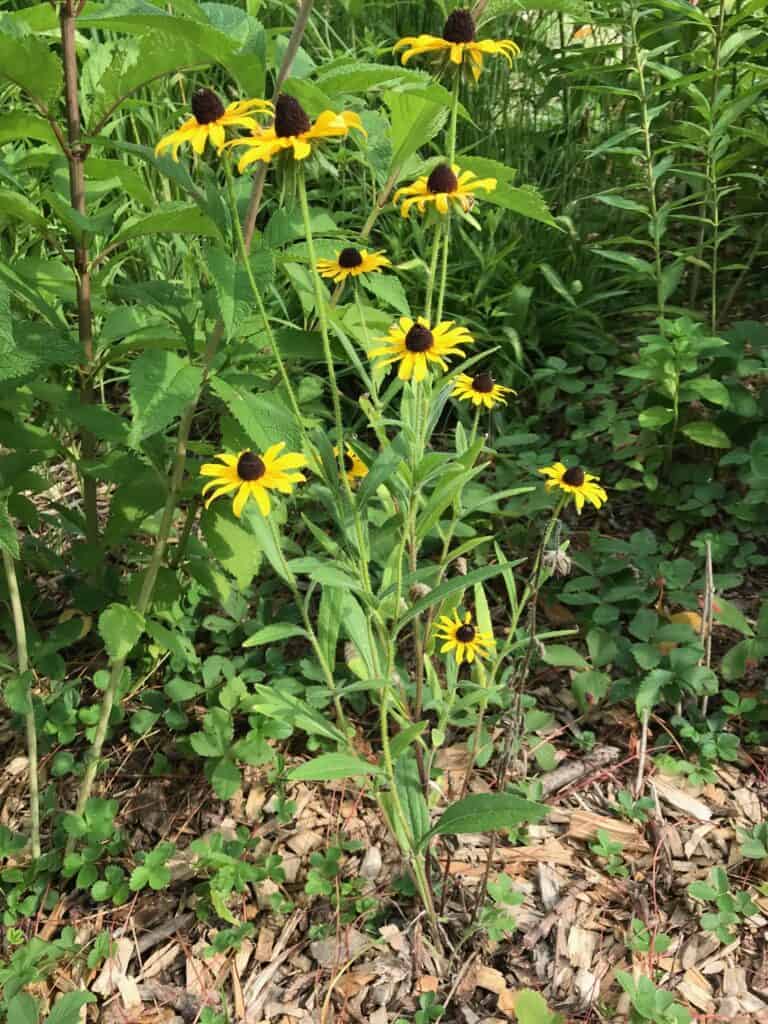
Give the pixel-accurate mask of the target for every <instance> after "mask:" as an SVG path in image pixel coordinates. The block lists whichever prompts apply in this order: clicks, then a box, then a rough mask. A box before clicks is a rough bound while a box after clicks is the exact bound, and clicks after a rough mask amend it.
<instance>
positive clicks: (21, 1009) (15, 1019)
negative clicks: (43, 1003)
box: [6, 992, 40, 1024]
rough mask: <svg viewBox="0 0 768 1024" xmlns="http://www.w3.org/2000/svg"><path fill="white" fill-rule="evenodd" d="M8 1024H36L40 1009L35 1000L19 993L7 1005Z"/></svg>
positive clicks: (23, 993) (26, 994)
mask: <svg viewBox="0 0 768 1024" xmlns="http://www.w3.org/2000/svg"><path fill="white" fill-rule="evenodd" d="M6 1013H7V1014H8V1024H38V1022H39V1020H40V1009H39V1004H38V1002H37V1000H36V999H33V998H32V996H31V995H29V993H27V992H19V994H18V995H15V996H14V997H13V999H11V1000H10V1002H9V1003H8V1008H7V1010H6Z"/></svg>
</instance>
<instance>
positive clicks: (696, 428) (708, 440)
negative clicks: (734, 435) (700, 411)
mask: <svg viewBox="0 0 768 1024" xmlns="http://www.w3.org/2000/svg"><path fill="white" fill-rule="evenodd" d="M683 433H684V434H685V436H686V437H690V439H691V440H692V441H695V442H696V443H697V444H703V445H706V446H707V447H708V448H730V447H731V441H730V438H729V437H728V435H727V434H726V433H725V431H724V430H721V429H720V427H716V426H715V424H714V423H710V421H709V420H696V421H695V422H694V423H686V425H685V426H684V427H683Z"/></svg>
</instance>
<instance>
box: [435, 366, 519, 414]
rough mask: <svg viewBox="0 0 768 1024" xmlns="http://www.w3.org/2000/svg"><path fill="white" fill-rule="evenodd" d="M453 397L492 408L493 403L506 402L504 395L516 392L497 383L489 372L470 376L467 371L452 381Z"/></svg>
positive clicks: (504, 403)
mask: <svg viewBox="0 0 768 1024" xmlns="http://www.w3.org/2000/svg"><path fill="white" fill-rule="evenodd" d="M451 394H452V395H453V397H454V398H458V399H459V400H460V401H470V402H472V404H473V405H484V406H485V407H486V409H492V408H493V407H494V405H498V404H499V403H501V404H502V405H506V404H507V400H506V398H505V397H504V395H514V394H517V392H515V391H513V390H512V388H507V387H504V385H503V384H497V383H496V381H495V380H494V379H493V377H492V376H491V375H490V373H476V374H475V376H474V377H470V376H469V374H468V373H460V374H459V376H458V377H457V378H456V380H455V381H454V383H453V391H452V392H451Z"/></svg>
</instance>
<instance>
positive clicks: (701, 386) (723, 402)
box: [683, 377, 731, 409]
mask: <svg viewBox="0 0 768 1024" xmlns="http://www.w3.org/2000/svg"><path fill="white" fill-rule="evenodd" d="M683 390H684V391H689V390H690V391H693V392H694V393H695V394H697V395H699V396H700V397H701V398H704V399H706V401H707V402H712V404H713V405H719V406H722V408H723V409H727V408H728V407H729V405H730V404H731V396H730V394H729V392H728V388H727V387H726V386H725V384H721V383H720V381H719V380H713V379H712V378H711V377H694V379H693V380H687V381H686V382H685V384H684V385H683Z"/></svg>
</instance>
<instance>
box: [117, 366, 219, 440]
mask: <svg viewBox="0 0 768 1024" xmlns="http://www.w3.org/2000/svg"><path fill="white" fill-rule="evenodd" d="M129 377H130V382H131V413H132V415H133V423H132V424H131V432H130V435H129V443H130V445H131V446H132V447H134V448H137V447H138V446H139V444H140V443H141V442H142V441H143V440H144V439H145V438H147V437H152V436H153V435H154V434H159V433H160V432H161V431H162V430H164V429H165V428H166V427H167V426H168V425H169V424H170V423H172V422H173V420H175V419H176V417H177V416H180V415H181V414H182V412H183V411H184V409H185V408H186V407H187V406H188V405H189V404H190V402H193V401H194V400H195V399H196V398H197V395H198V392H199V391H200V387H201V385H202V382H203V372H202V370H201V369H200V368H199V367H197V366H191V365H190V363H189V361H188V360H187V359H182V358H181V357H180V356H177V355H176V353H175V352H167V351H165V350H163V349H148V350H147V351H146V352H142V354H141V355H140V356H138V357H137V358H136V359H134V361H133V362H132V363H131V368H130V373H129Z"/></svg>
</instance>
